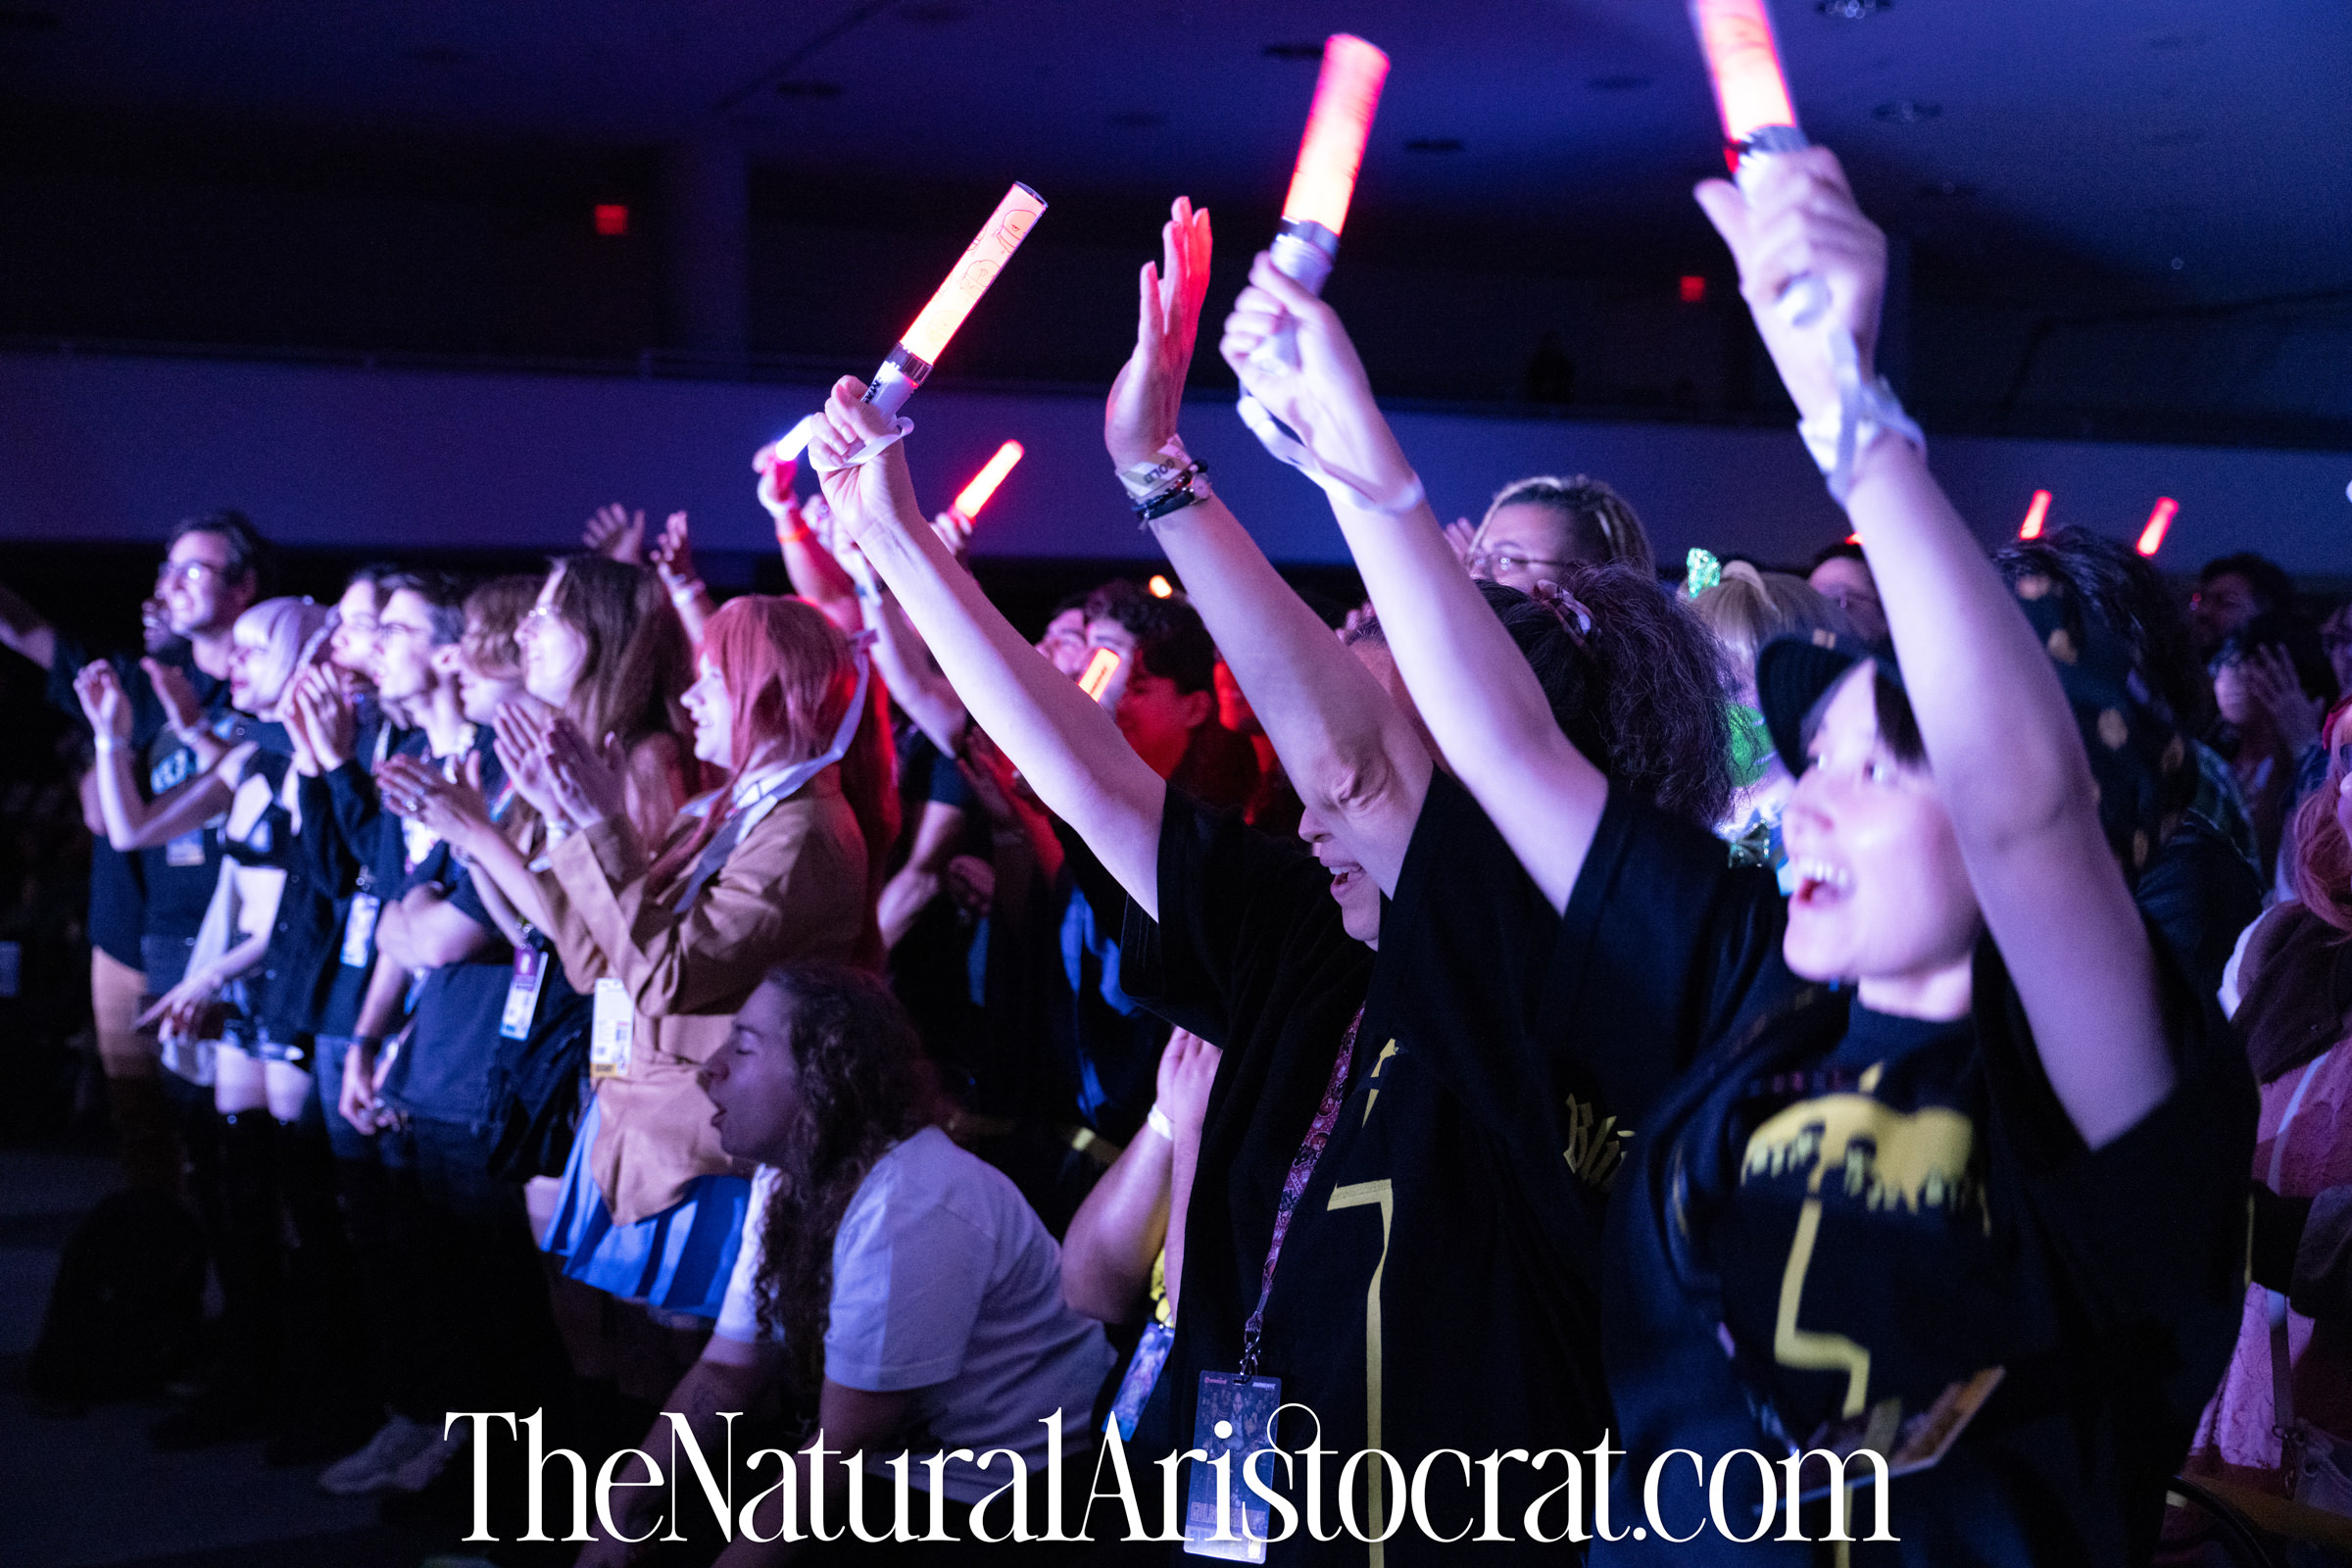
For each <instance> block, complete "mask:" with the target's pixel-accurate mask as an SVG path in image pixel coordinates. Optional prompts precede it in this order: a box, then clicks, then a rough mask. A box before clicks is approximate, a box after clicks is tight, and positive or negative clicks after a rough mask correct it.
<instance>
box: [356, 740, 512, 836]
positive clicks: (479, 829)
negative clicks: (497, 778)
mask: <svg viewBox="0 0 2352 1568" xmlns="http://www.w3.org/2000/svg"><path fill="white" fill-rule="evenodd" d="M375 783H376V788H377V789H378V790H380V791H381V792H382V793H383V797H384V805H385V806H386V807H388V808H389V809H391V810H392V811H393V813H394V814H396V815H399V816H404V817H407V818H408V819H409V820H410V821H412V822H415V823H416V824H417V826H419V827H422V828H425V829H428V830H429V831H431V832H432V833H433V834H434V835H435V836H436V837H439V838H443V839H447V840H448V841H449V842H450V843H452V844H454V845H456V846H458V847H459V848H460V849H465V850H470V849H471V847H472V846H473V844H474V843H475V842H476V839H477V836H478V835H480V834H482V833H486V832H489V831H491V822H490V807H489V803H487V802H486V801H484V800H483V799H482V762H481V754H480V753H478V752H476V753H469V754H467V756H466V773H465V777H464V779H463V780H462V781H461V782H457V783H452V782H451V781H450V780H449V779H447V778H444V777H442V775H441V770H440V769H439V768H437V767H434V766H432V765H430V764H429V763H427V762H425V761H424V760H422V759H420V758H415V757H387V758H385V759H384V761H383V765H382V766H381V767H378V768H377V769H376V770H375Z"/></svg>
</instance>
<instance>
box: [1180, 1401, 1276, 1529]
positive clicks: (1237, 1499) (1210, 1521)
mask: <svg viewBox="0 0 2352 1568" xmlns="http://www.w3.org/2000/svg"><path fill="white" fill-rule="evenodd" d="M1281 1407H1282V1380H1281V1379H1280V1378H1253V1377H1245V1376H1243V1375H1242V1374H1240V1373H1238V1372H1203V1373H1201V1402H1200V1404H1199V1405H1198V1406H1197V1407H1196V1413H1195V1415H1194V1417H1193V1446H1194V1447H1196V1448H1198V1449H1200V1450H1201V1452H1202V1453H1205V1454H1207V1455H1208V1462H1207V1463H1206V1464H1202V1463H1201V1462H1200V1461H1199V1460H1197V1459H1196V1460H1195V1461H1193V1467H1192V1471H1193V1474H1192V1484H1191V1486H1190V1488H1189V1489H1188V1491H1187V1492H1186V1495H1185V1503H1184V1550H1185V1554H1186V1555H1187V1556H1191V1557H1217V1558H1221V1559H1222V1560H1224V1561H1226V1562H1264V1561H1265V1560H1266V1532H1267V1530H1268V1528H1269V1526H1270V1523H1271V1520H1272V1517H1273V1509H1272V1507H1271V1505H1270V1504H1268V1503H1267V1501H1266V1499H1265V1498H1263V1497H1261V1496H1259V1495H1257V1494H1256V1493H1254V1492H1252V1491H1250V1488H1249V1485H1248V1484H1247V1483H1246V1482H1245V1481H1244V1480H1243V1477H1242V1474H1241V1472H1242V1468H1243V1466H1245V1465H1246V1464H1248V1463H1249V1461H1250V1454H1252V1453H1254V1452H1259V1451H1262V1450H1264V1449H1267V1448H1271V1447H1273V1446H1275V1444H1274V1412H1275V1411H1276V1410H1278V1409H1280V1408H1281ZM1262 1479H1263V1478H1261V1480H1262Z"/></svg>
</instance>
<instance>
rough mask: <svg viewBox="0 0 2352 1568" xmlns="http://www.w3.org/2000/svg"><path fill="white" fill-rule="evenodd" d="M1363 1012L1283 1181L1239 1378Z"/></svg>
mask: <svg viewBox="0 0 2352 1568" xmlns="http://www.w3.org/2000/svg"><path fill="white" fill-rule="evenodd" d="M1363 1022H1364V1009H1363V1008H1361V1007H1358V1008H1356V1009H1355V1016H1354V1017H1352V1018H1350V1019H1348V1033H1347V1034H1345V1035H1343V1036H1342V1037H1341V1038H1340V1054H1339V1055H1338V1056H1337V1057H1335V1058H1334V1059H1333V1061H1332V1064H1331V1082H1330V1083H1328V1084H1325V1085H1324V1086H1323V1101H1322V1103H1320V1104H1318V1105H1317V1106H1316V1107H1315V1119H1314V1120H1313V1121H1311V1122H1308V1123H1307V1125H1306V1138H1305V1140H1304V1141H1303V1142H1301V1143H1300V1144H1299V1152H1298V1153H1296V1154H1293V1155H1292V1156H1291V1168H1290V1172H1289V1174H1287V1175H1285V1176H1284V1177H1283V1179H1282V1201H1280V1202H1278V1203H1277V1204H1275V1206H1274V1235H1273V1237H1272V1239H1271V1240H1269V1241H1268V1242H1267V1243H1266V1266H1265V1268H1264V1270H1263V1271H1261V1272H1260V1273H1259V1275H1258V1278H1257V1305H1256V1306H1254V1307H1252V1308H1250V1321H1249V1322H1248V1323H1247V1324H1245V1325H1243V1328H1242V1376H1244V1377H1246V1378H1247V1377H1255V1376H1256V1375H1257V1342H1258V1337H1259V1335H1260V1334H1262V1333H1263V1332H1264V1330H1265V1326H1266V1301H1267V1299H1268V1298H1270V1297H1271V1296H1273V1294H1274V1263H1275V1260H1276V1259H1278V1258H1280V1257H1281V1256H1282V1243H1283V1238H1285V1237H1287V1236H1288V1235H1290V1233H1291V1215H1292V1214H1293V1213H1294V1212H1296V1211H1297V1209H1298V1207H1299V1199H1300V1198H1302V1197H1304V1196H1305V1194H1306V1184H1307V1183H1308V1182H1309V1181H1311V1180H1313V1179H1314V1174H1315V1162H1316V1161H1317V1160H1319V1159H1321V1158H1322V1157H1323V1146H1324V1145H1326V1144H1328V1143H1330V1142H1331V1130H1332V1128H1334V1127H1335V1126H1337V1125H1338V1124H1339V1120H1340V1107H1341V1106H1343V1105H1345V1104H1346V1103H1348V1068H1349V1067H1350V1066H1352V1065H1353V1064H1354V1061H1355V1032H1356V1031H1357V1030H1358V1029H1360V1028H1362V1027H1363Z"/></svg>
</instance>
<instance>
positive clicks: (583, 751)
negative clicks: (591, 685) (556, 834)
mask: <svg viewBox="0 0 2352 1568" xmlns="http://www.w3.org/2000/svg"><path fill="white" fill-rule="evenodd" d="M545 750H546V758H547V778H548V785H549V788H550V790H551V791H552V792H553V793H554V795H555V797H556V801H557V804H558V806H559V807H560V808H561V809H562V811H563V814H564V819H565V820H566V821H568V822H570V823H571V824H572V825H573V826H574V827H594V826H595V825H596V824H597V823H599V822H602V821H604V820H605V819H606V818H607V817H626V816H627V815H628V809H629V802H628V784H627V766H628V763H627V758H626V756H625V755H624V754H623V753H622V751H621V748H620V738H619V737H618V736H615V735H607V736H606V737H605V743H604V745H603V746H601V747H594V746H590V745H589V744H588V738H587V737H586V736H585V735H582V734H581V733H580V729H579V726H578V725H577V724H574V723H573V722H572V721H571V720H570V719H568V718H565V717H563V716H561V715H559V716H558V717H557V719H556V721H555V722H554V723H553V724H552V725H550V726H549V727H548V732H547V741H546V748H545Z"/></svg>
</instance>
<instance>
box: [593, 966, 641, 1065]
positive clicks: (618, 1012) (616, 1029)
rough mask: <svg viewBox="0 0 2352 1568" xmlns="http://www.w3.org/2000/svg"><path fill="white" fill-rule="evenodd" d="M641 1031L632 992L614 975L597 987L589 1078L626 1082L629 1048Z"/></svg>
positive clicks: (601, 981) (606, 977)
mask: <svg viewBox="0 0 2352 1568" xmlns="http://www.w3.org/2000/svg"><path fill="white" fill-rule="evenodd" d="M636 1031H637V1009H636V1008H635V1007H633V1006H631V1005H630V1004H629V993H628V988H627V987H625V986H623V985H622V984H621V983H620V982H619V981H617V980H615V979H613V977H612V976H611V975H606V976H605V977H604V978H603V979H601V980H599V981H597V983H596V1015H595V1018H594V1019H593V1021H592V1022H591V1023H590V1025H589V1029H588V1075H589V1076H590V1077H591V1078H626V1077H627V1076H628V1075H629V1046H630V1044H631V1041H632V1039H633V1037H634V1036H635V1034H636Z"/></svg>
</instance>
